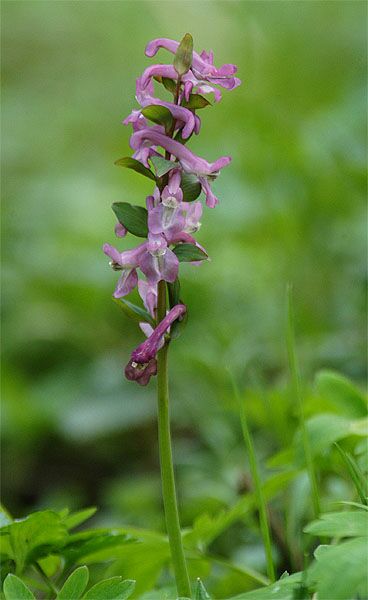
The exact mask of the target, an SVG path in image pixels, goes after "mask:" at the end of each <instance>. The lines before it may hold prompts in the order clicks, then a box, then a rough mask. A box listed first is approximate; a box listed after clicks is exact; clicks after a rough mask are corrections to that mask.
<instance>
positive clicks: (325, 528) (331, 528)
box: [304, 510, 368, 537]
mask: <svg viewBox="0 0 368 600" xmlns="http://www.w3.org/2000/svg"><path fill="white" fill-rule="evenodd" d="M304 531H305V533H310V534H311V535H318V536H320V535H322V536H328V537H335V536H336V537H360V536H361V537H364V536H368V512H367V511H365V510H354V511H349V512H348V511H343V512H333V513H325V514H322V515H321V516H320V517H319V519H317V520H316V521H312V522H311V523H309V525H307V526H306V527H305V528H304Z"/></svg>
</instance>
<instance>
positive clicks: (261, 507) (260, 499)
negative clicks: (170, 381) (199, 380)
mask: <svg viewBox="0 0 368 600" xmlns="http://www.w3.org/2000/svg"><path fill="white" fill-rule="evenodd" d="M230 377H231V382H232V385H233V390H234V396H235V398H236V400H237V403H238V406H239V413H240V421H241V426H242V431H243V437H244V441H245V445H246V448H247V451H248V456H249V466H250V472H251V476H252V480H253V486H254V494H255V497H256V504H257V508H258V513H259V526H260V529H261V534H262V539H263V545H264V549H265V553H266V562H267V574H268V577H269V579H270V580H271V581H275V568H274V565H273V559H272V547H271V534H270V526H269V520H268V515H267V507H266V502H265V499H264V495H263V490H262V483H261V477H260V474H259V469H258V464H257V459H256V453H255V450H254V444H253V438H252V435H251V432H250V429H249V426H248V417H247V412H246V408H245V402H244V401H242V399H241V398H240V394H239V390H238V388H237V385H236V383H235V380H234V377H233V376H232V375H231V374H230Z"/></svg>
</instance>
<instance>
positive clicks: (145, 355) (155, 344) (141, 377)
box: [125, 304, 187, 385]
mask: <svg viewBox="0 0 368 600" xmlns="http://www.w3.org/2000/svg"><path fill="white" fill-rule="evenodd" d="M186 310H187V309H186V306H185V305H184V304H176V306H174V307H173V308H172V309H171V310H170V311H169V312H168V313H167V315H166V317H164V319H163V320H162V321H161V322H160V323H159V324H158V325H157V327H156V329H154V331H153V332H152V334H151V335H150V336H149V338H147V339H146V340H145V341H144V342H143V343H142V344H140V345H139V346H138V347H137V348H136V349H135V350H133V352H132V354H131V358H130V360H129V362H128V364H127V366H126V367H125V376H126V378H127V379H129V380H130V381H136V382H137V383H139V384H140V385H147V383H148V382H149V380H150V378H151V376H152V375H155V374H156V372H157V363H156V354H157V352H158V351H159V350H160V348H161V347H162V341H163V337H164V335H165V333H166V332H167V331H168V330H169V328H170V327H171V325H172V324H173V323H174V321H176V320H177V319H180V318H182V317H183V315H184V314H185V313H186Z"/></svg>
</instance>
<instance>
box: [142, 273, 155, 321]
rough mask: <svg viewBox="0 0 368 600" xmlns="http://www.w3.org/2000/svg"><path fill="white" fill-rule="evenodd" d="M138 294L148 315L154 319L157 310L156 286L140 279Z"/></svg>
mask: <svg viewBox="0 0 368 600" xmlns="http://www.w3.org/2000/svg"><path fill="white" fill-rule="evenodd" d="M138 292H139V295H140V297H141V298H142V300H143V304H144V306H145V308H146V310H147V311H148V312H149V313H150V315H151V316H152V317H153V318H155V311H156V308H157V284H152V283H149V282H148V281H144V279H140V280H139V281H138Z"/></svg>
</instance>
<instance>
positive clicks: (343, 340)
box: [2, 0, 366, 593]
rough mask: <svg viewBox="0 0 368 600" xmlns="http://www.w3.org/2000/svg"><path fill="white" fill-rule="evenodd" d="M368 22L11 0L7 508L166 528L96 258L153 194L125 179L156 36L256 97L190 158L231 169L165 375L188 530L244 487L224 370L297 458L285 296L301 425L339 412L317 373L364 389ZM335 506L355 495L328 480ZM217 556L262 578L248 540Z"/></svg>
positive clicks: (232, 103) (212, 127)
mask: <svg viewBox="0 0 368 600" xmlns="http://www.w3.org/2000/svg"><path fill="white" fill-rule="evenodd" d="M365 13H366V5H365V3H364V2H360V1H353V2H350V1H346V2H345V1H337V2H335V1H326V2H325V1H323V2H320V1H316V2H307V1H301V2H293V1H284V2H278V1H275V2H271V1H266V2H252V1H243V2H237V1H228V2H210V1H202V2H191V1H185V2H156V1H135V2H131V1H126V2H119V1H93V2H92V1H90V2H89V1H78V2H69V1H33V0H31V1H6V2H2V14H3V18H2V25H3V33H2V44H3V85H4V88H3V89H4V91H3V161H4V167H3V173H4V180H3V198H4V203H3V207H4V208H3V290H4V292H3V365H4V369H3V371H4V373H3V477H4V483H3V488H2V491H3V501H4V502H5V504H6V505H7V507H8V508H9V509H10V511H11V512H12V513H13V514H14V515H16V516H23V515H25V514H26V513H27V512H28V511H30V510H31V509H36V508H41V507H44V506H51V508H55V509H60V508H63V507H64V506H69V507H70V508H72V509H76V508H80V507H82V506H85V505H90V504H97V505H98V506H100V507H101V510H100V512H99V517H95V519H96V522H97V519H99V521H98V522H100V523H102V522H103V523H107V524H109V525H113V524H122V523H125V524H131V525H138V526H144V527H150V528H153V529H157V530H163V517H162V507H161V500H160V481H159V465H158V457H157V442H156V424H155V411H156V406H155V386H154V385H152V384H151V386H150V387H149V388H148V389H141V388H139V387H138V386H136V385H134V384H132V383H128V382H127V381H125V380H124V378H123V374H122V367H123V365H124V364H125V363H126V362H127V360H128V357H129V355H130V351H131V349H132V348H133V347H134V345H136V344H137V343H139V341H140V340H141V339H142V335H141V333H140V332H139V331H138V329H137V327H136V326H135V325H134V324H132V323H131V322H129V321H128V320H127V319H126V317H125V316H124V314H123V313H120V312H119V309H118V307H116V306H115V305H114V304H113V303H112V302H111V294H112V291H113V289H114V285H115V281H116V274H115V273H113V272H112V271H111V270H110V269H109V268H108V265H107V260H106V257H105V256H104V255H103V253H102V251H101V246H102V244H103V243H104V242H110V243H115V238H114V235H113V225H114V222H115V220H114V215H113V213H112V211H111V209H110V205H111V204H112V203H113V202H115V201H128V202H133V203H136V204H139V203H141V204H143V203H144V199H145V196H146V195H147V194H148V193H150V191H151V183H150V182H149V180H146V179H144V178H141V177H139V176H138V175H136V174H135V173H133V172H130V171H125V170H122V169H119V168H117V167H115V166H114V165H113V162H114V160H116V159H117V158H119V157H121V156H124V155H127V154H128V153H129V145H128V142H129V133H130V130H129V129H128V128H124V127H123V126H122V125H120V121H121V120H122V119H123V118H124V117H125V116H126V115H127V114H128V113H129V112H130V110H131V108H132V107H133V106H135V100H134V86H135V79H136V77H137V76H138V75H139V74H140V73H141V72H142V71H143V69H144V68H145V67H146V66H147V65H148V64H149V59H147V58H146V57H145V56H144V47H145V44H146V43H147V41H149V40H150V39H153V38H155V37H160V36H166V37H172V38H176V39H179V38H181V37H182V35H183V34H184V33H185V32H186V31H190V32H191V33H192V35H193V37H194V41H195V46H196V49H197V50H199V51H200V50H202V48H205V49H210V48H213V49H214V51H215V62H216V64H217V65H221V64H223V63H226V62H234V63H236V64H237V65H238V66H239V76H240V77H241V79H242V80H243V85H242V86H241V87H240V88H238V89H236V90H235V91H233V92H231V93H226V92H224V98H223V101H222V102H221V103H220V104H219V105H216V106H214V107H213V108H208V109H205V110H204V111H202V113H201V117H202V131H201V135H200V136H199V137H198V138H197V139H193V141H192V143H191V147H192V148H193V149H194V150H195V151H197V152H198V153H199V154H200V155H202V156H205V157H206V158H208V160H211V161H212V160H214V159H216V158H218V156H220V155H222V154H231V155H232V156H233V162H232V163H231V165H230V166H229V167H228V168H227V169H225V170H224V171H223V173H222V174H221V177H220V178H219V179H218V181H217V182H216V183H215V190H216V191H217V192H218V195H219V197H220V200H221V203H220V205H219V206H218V207H217V208H216V210H214V211H212V210H210V209H207V210H206V211H205V212H204V216H203V220H202V222H203V225H202V229H201V231H200V233H199V236H198V239H199V241H200V242H201V243H202V244H203V245H204V246H205V247H206V249H207V250H208V252H209V254H210V256H211V258H212V261H211V262H210V263H207V264H205V265H203V266H201V267H200V268H195V267H191V266H189V265H184V266H182V288H183V299H184V301H186V302H187V303H188V306H189V312H190V319H189V323H188V326H187V328H186V330H185V333H184V335H183V336H182V337H181V338H180V340H179V341H178V342H176V343H175V344H173V345H172V349H171V373H172V418H173V427H174V434H175V459H176V463H177V465H178V484H179V490H180V501H181V513H182V522H183V525H184V526H189V525H191V524H192V522H193V519H194V518H195V517H197V516H198V515H199V514H200V513H202V512H203V511H204V510H205V511H207V512H208V513H209V514H215V513H216V512H217V511H218V510H219V509H221V508H226V507H228V506H231V505H232V503H234V502H235V501H236V499H237V498H238V497H239V494H241V493H243V492H244V490H246V487H247V484H246V480H245V473H246V471H247V467H246V456H245V451H244V447H243V445H242V444H241V431H240V425H239V419H238V415H237V412H236V405H235V403H234V400H233V394H232V391H231V385H230V382H229V376H228V373H227V371H226V367H229V368H230V369H231V370H232V371H233V373H234V374H235V376H236V378H237V379H238V381H239V382H240V383H241V389H242V390H243V389H244V390H245V392H244V393H245V394H246V397H247V402H248V406H249V410H250V420H251V426H252V429H253V431H254V433H255V439H256V447H257V451H258V456H259V458H260V459H261V460H262V461H263V463H264V462H265V461H266V460H267V459H268V458H270V456H271V455H272V454H274V453H275V452H278V451H280V450H282V449H283V448H284V447H285V446H286V445H288V444H289V442H290V439H291V435H292V433H291V432H292V431H293V430H294V429H293V427H294V428H295V415H296V413H295V403H294V399H293V397H292V395H291V394H290V392H289V389H288V371H287V361H286V351H285V318H284V317H285V311H286V300H285V289H286V284H287V282H292V283H293V285H294V302H295V312H296V330H297V345H298V354H299V359H300V362H301V366H302V375H303V381H304V385H305V389H304V391H305V397H306V399H307V410H309V412H310V413H313V411H316V410H318V409H319V408H320V407H321V406H323V400H321V396H320V393H319V391H318V389H317V391H315V389H313V386H312V379H313V374H314V373H315V372H316V371H317V370H319V369H320V368H332V369H337V370H339V371H341V372H342V373H344V374H345V375H347V376H349V377H351V378H352V379H353V380H355V382H356V383H357V384H358V385H362V384H363V383H364V379H365V365H366V361H365V347H364V337H363V334H362V332H363V329H364V290H365V283H366V279H365V278H366V276H365V264H364V259H363V256H364V249H365V248H364V247H365V229H364V211H365V179H364V170H365V156H366V138H365V94H366V88H365V77H364V75H365V55H366V41H365ZM160 60H162V61H163V62H164V61H165V60H166V58H165V54H164V52H162V54H161V55H160ZM170 60H171V58H170ZM133 243H134V240H133V239H131V240H129V241H128V240H123V241H122V242H121V248H122V249H123V248H126V247H127V246H128V245H129V244H133ZM300 490H303V482H302V483H300V489H299V494H303V492H302V491H300ZM325 492H326V494H327V496H328V494H329V495H330V496H328V497H330V498H335V497H336V498H341V497H346V495H349V494H350V492H349V490H348V488H347V484H346V483H345V484H344V481H343V480H342V479H341V478H340V479H339V478H337V477H336V476H333V475H331V476H330V477H329V479H328V480H327V481H326V486H325ZM344 494H345V496H344ZM305 511H306V512H308V506H307V507H305ZM294 516H295V515H294ZM310 516H311V515H309V517H310ZM282 518H283V517H282ZM215 549H216V552H217V553H218V554H221V555H223V556H224V557H229V556H231V557H232V558H233V559H234V560H236V561H238V562H239V563H246V564H247V565H248V566H255V567H257V568H259V569H262V568H263V565H264V558H263V553H262V547H261V542H260V539H259V535H258V534H257V533H256V531H255V530H252V528H246V527H243V528H239V527H237V528H236V529H235V530H230V532H228V533H227V537H226V535H225V536H223V538H221V539H219V540H218V541H217V546H216V548H215ZM280 562H282V560H281V559H280ZM237 591H241V589H237V588H236V586H235V588H234V593H236V592H237ZM218 593H220V592H218Z"/></svg>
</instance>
